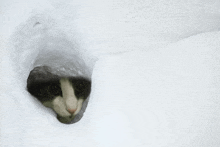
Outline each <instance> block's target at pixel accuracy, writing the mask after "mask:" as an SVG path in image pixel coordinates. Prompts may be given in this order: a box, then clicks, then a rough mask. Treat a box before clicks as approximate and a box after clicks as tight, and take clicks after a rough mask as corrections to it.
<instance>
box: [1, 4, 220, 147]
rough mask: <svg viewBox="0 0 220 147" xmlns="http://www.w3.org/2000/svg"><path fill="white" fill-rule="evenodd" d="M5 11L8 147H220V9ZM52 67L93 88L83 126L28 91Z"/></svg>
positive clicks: (43, 7)
mask: <svg viewBox="0 0 220 147" xmlns="http://www.w3.org/2000/svg"><path fill="white" fill-rule="evenodd" d="M2 3H3V4H2V6H5V7H4V8H3V9H2V10H5V11H4V15H3V16H2V17H1V20H2V22H4V23H3V24H2V26H1V29H2V30H1V38H2V41H1V42H2V43H1V55H2V58H1V60H0V61H1V63H0V65H1V67H0V74H1V83H0V88H1V91H2V93H1V95H0V96H1V112H0V113H1V116H2V117H1V120H0V123H1V142H0V144H1V145H2V146H22V147H23V146H80V147H82V146H110V147H112V146H143V147H146V146H151V147H158V146H167V147H169V146H179V147H180V146H192V147H196V146H198V147H206V146H212V147H214V146H216V147H217V146H218V145H219V144H220V142H219V140H220V138H219V136H220V127H219V124H218V122H219V119H220V117H219V116H220V115H219V109H220V108H219V95H218V94H219V89H220V88H219V70H220V66H219V59H220V57H219V47H220V39H219V38H220V34H219V33H218V32H217V31H218V30H219V24H220V19H219V17H220V12H219V8H220V3H219V1H217V0H213V1H206V0H200V1H173V2H170V1H163V0H157V1H144V2H143V1H120V2H118V1H114V0H111V1H98V0H94V1H68V2H67V3H63V2H60V1H54V2H50V1H30V2H26V1H21V2H19V3H13V4H11V3H10V1H8V2H2ZM24 4H25V8H26V9H20V8H21V6H23V5H24ZM209 31H216V32H210V33H205V32H209ZM201 33H203V34H201ZM196 34H200V35H196ZM192 35H194V36H192ZM190 36H192V37H190ZM42 64H46V65H47V66H50V67H52V68H53V72H54V73H57V74H61V75H69V74H73V73H74V75H76V76H77V75H80V76H85V77H87V78H90V79H91V80H92V93H91V96H90V100H89V102H88V107H87V109H86V111H85V113H84V117H83V118H82V119H81V120H80V121H79V122H78V123H76V124H73V125H68V126H67V125H64V124H61V123H59V122H58V121H57V120H56V117H55V115H54V113H53V112H52V111H51V110H49V109H47V108H45V107H43V106H42V105H41V104H40V103H39V102H38V101H36V100H35V99H33V97H31V96H30V94H28V92H27V91H26V90H25V86H26V80H27V76H28V74H29V72H30V71H31V70H32V69H33V68H34V67H35V66H38V65H42ZM73 65H74V66H73Z"/></svg>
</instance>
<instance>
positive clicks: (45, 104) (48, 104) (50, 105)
mask: <svg viewBox="0 0 220 147" xmlns="http://www.w3.org/2000/svg"><path fill="white" fill-rule="evenodd" d="M42 104H43V105H44V106H45V107H48V108H53V104H52V102H51V101H47V102H43V103H42Z"/></svg>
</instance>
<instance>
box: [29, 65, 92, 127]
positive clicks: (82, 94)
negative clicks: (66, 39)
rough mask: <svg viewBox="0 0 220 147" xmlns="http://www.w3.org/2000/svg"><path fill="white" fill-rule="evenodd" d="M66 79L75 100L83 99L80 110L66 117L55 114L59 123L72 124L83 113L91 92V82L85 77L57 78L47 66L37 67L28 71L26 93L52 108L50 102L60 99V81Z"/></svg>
mask: <svg viewBox="0 0 220 147" xmlns="http://www.w3.org/2000/svg"><path fill="white" fill-rule="evenodd" d="M62 78H65V79H68V80H69V82H70V83H71V84H72V87H73V89H74V94H75V96H76V98H77V99H78V100H79V99H83V100H84V101H83V104H82V108H81V110H80V111H79V112H78V113H77V114H76V115H74V116H73V115H72V116H68V117H62V116H60V115H59V114H58V113H57V112H56V111H55V112H56V113H57V119H58V120H59V121H60V122H61V123H65V124H72V123H76V122H78V121H79V120H80V119H81V118H82V116H83V113H84V112H85V109H86V107H87V104H88V99H89V94H90V92H91V81H90V80H88V79H87V78H85V77H74V76H60V75H59V76H58V75H55V74H54V73H52V71H51V68H50V67H48V66H38V67H35V68H34V69H33V70H31V71H30V74H29V76H28V79H27V91H28V92H29V93H30V94H31V95H33V96H34V97H35V98H37V99H38V100H39V101H40V102H41V103H42V104H44V105H45V106H47V107H50V108H53V105H52V101H53V100H54V99H55V97H58V96H60V97H62V96H63V95H62V90H61V84H60V80H61V79H62Z"/></svg>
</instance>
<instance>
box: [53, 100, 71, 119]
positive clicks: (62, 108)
mask: <svg viewBox="0 0 220 147" xmlns="http://www.w3.org/2000/svg"><path fill="white" fill-rule="evenodd" d="M52 104H53V109H54V111H56V112H57V114H59V115H60V116H62V117H67V116H71V114H70V113H69V112H68V111H67V109H66V105H65V101H64V99H63V98H62V97H61V96H58V97H56V98H55V99H54V100H53V102H52Z"/></svg>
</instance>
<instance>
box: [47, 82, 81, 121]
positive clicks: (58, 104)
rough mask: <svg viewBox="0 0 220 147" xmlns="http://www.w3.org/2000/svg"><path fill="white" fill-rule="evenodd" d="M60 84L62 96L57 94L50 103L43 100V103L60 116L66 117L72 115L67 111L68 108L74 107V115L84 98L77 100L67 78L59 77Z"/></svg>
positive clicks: (79, 108)
mask: <svg viewBox="0 0 220 147" xmlns="http://www.w3.org/2000/svg"><path fill="white" fill-rule="evenodd" d="M60 84H61V90H62V94H63V97H61V96H57V97H55V99H54V100H53V101H52V104H50V102H48V103H47V102H45V103H44V105H45V106H47V107H51V108H52V109H53V110H54V111H56V113H57V114H58V115H60V116H62V117H68V116H71V115H72V114H71V113H69V112H68V109H76V111H75V113H74V114H73V115H76V114H77V113H79V111H80V110H81V108H82V104H83V101H84V99H79V100H77V98H76V96H75V93H74V88H73V86H72V84H71V83H70V81H69V79H67V78H63V79H61V80H60Z"/></svg>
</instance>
